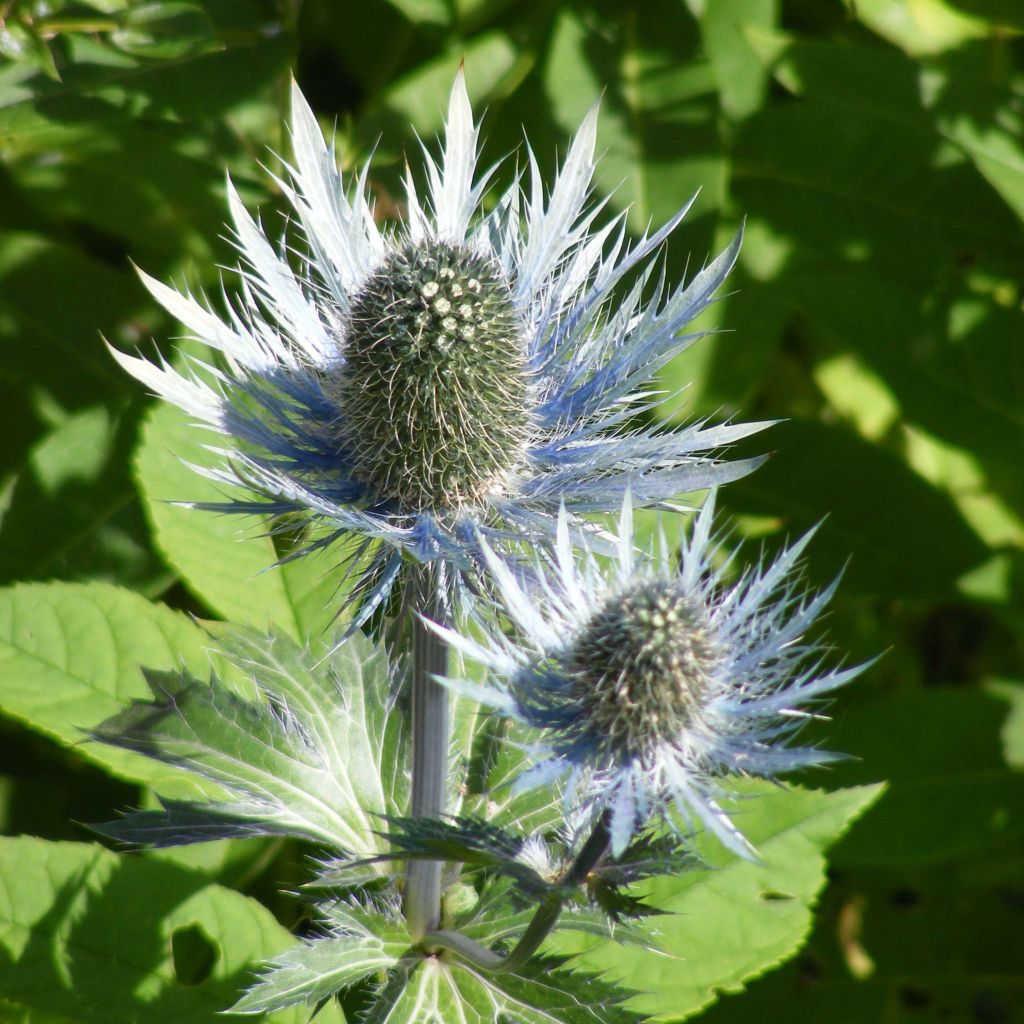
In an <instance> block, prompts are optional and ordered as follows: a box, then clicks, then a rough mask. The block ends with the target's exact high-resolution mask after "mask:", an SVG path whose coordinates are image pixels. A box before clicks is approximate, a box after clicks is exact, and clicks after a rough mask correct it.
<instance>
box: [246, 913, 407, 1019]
mask: <svg viewBox="0 0 1024 1024" xmlns="http://www.w3.org/2000/svg"><path fill="white" fill-rule="evenodd" d="M327 916H328V919H329V921H330V926H331V931H330V934H329V935H328V936H326V937H325V938H321V939H312V940H309V941H305V942H303V943H302V945H301V946H298V947H297V948H295V949H291V950H288V952H287V953H285V954H284V955H283V956H280V957H278V958H276V959H275V960H273V961H271V962H270V964H269V965H268V968H267V970H266V972H265V973H264V974H263V975H262V976H261V977H260V978H259V980H258V981H257V982H256V984H255V985H253V987H252V988H251V989H250V990H249V991H248V992H247V993H246V994H245V995H244V996H243V997H242V998H241V999H240V1000H239V1001H238V1002H237V1003H236V1004H235V1005H234V1006H233V1007H232V1012H233V1013H270V1012H272V1011H274V1010H280V1009H283V1008H284V1007H287V1006H292V1005H294V1004H295V1003H303V1002H304V1003H306V1004H308V1005H309V1006H311V1007H315V1006H318V1005H319V1004H321V1003H322V1002H323V1001H324V1000H328V999H330V998H331V997H332V996H334V995H335V994H336V993H338V992H340V991H342V990H343V989H346V988H349V987H351V986H352V985H354V984H356V982H359V981H361V980H362V979H363V978H365V977H367V976H368V975H371V974H376V973H378V972H382V971H385V970H390V969H391V968H393V967H395V965H396V964H398V962H399V961H400V960H401V959H402V958H403V957H404V956H406V955H407V953H408V950H409V944H410V939H409V935H408V932H407V931H406V930H405V924H404V922H403V921H402V920H401V918H400V917H399V916H398V914H397V913H396V912H394V911H390V912H389V911H388V910H387V909H386V908H382V909H381V910H380V911H374V910H372V909H368V908H366V907H361V906H359V905H357V904H348V905H347V904H340V903H339V904H337V905H335V906H334V907H333V908H330V909H328V910H327Z"/></svg>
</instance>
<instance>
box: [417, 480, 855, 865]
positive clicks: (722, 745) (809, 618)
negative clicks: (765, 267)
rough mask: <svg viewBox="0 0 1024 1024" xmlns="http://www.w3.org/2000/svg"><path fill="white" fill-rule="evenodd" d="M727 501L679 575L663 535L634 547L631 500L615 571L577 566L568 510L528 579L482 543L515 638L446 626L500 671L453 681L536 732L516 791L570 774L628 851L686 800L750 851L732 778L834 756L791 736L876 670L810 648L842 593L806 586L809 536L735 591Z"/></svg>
mask: <svg viewBox="0 0 1024 1024" xmlns="http://www.w3.org/2000/svg"><path fill="white" fill-rule="evenodd" d="M714 504H715V502H714V493H713V492H712V495H711V497H709V498H708V500H707V502H706V503H705V505H704V507H703V509H702V510H701V512H700V515H699V516H698V517H697V520H696V523H695V525H694V528H693V531H692V532H691V533H690V535H689V536H688V537H687V538H686V539H684V540H683V541H682V546H681V549H680V552H679V559H680V561H679V563H678V566H677V565H676V563H675V558H674V554H673V556H670V555H669V553H668V549H667V545H666V543H665V539H664V536H662V537H661V544H660V547H659V550H658V552H657V554H651V553H648V554H642V555H637V553H636V552H635V551H634V547H633V528H632V503H631V501H630V499H629V497H628V496H627V498H626V501H625V502H624V504H623V507H622V513H621V520H620V527H619V534H618V545H617V546H618V557H617V560H615V561H613V562H612V563H608V562H603V561H601V560H600V559H599V558H597V557H595V555H594V554H593V553H591V552H589V551H586V552H584V554H583V555H582V556H581V557H580V558H579V559H578V560H574V558H573V553H572V548H571V545H570V541H569V533H568V520H567V517H566V515H565V514H564V512H563V513H562V514H561V515H560V517H559V525H558V537H557V542H556V545H555V550H554V554H553V556H551V557H550V558H549V557H546V556H544V555H542V554H538V555H537V557H536V559H535V562H534V564H533V566H532V567H531V569H530V571H529V572H523V571H520V572H518V573H514V572H512V571H511V570H510V568H509V567H508V566H507V565H505V564H504V563H503V562H502V561H501V560H500V559H499V558H498V557H497V556H496V555H495V554H494V552H493V551H491V550H490V548H489V546H488V545H487V544H486V543H484V545H483V551H484V556H485V558H486V560H487V563H488V566H489V568H490V570H491V572H492V574H493V578H494V580H495V586H496V589H497V592H498V597H499V598H500V602H501V604H502V606H503V608H504V610H505V611H506V612H507V614H508V615H509V617H510V619H511V621H512V623H513V624H514V626H515V627H516V631H517V635H516V637H515V638H512V639H510V638H509V637H506V636H504V635H502V634H498V633H494V632H491V633H489V634H488V636H489V639H488V640H487V641H486V642H485V643H479V642H477V641H475V640H472V639H470V638H468V637H466V636H462V635H460V634H458V633H456V632H454V631H452V630H450V629H447V628H445V627H443V626H435V627H434V629H435V631H436V632H438V633H439V634H440V635H442V636H443V637H444V638H445V639H447V640H448V641H449V642H450V643H451V644H452V645H453V646H454V647H456V648H458V649H459V650H461V651H462V652H463V653H464V654H466V655H468V656H469V657H470V658H472V659H474V660H476V661H478V662H480V663H482V664H484V665H485V666H487V667H488V668H489V669H490V671H491V674H492V679H493V683H491V684H488V685H484V686H481V685H479V684H474V683H469V682H466V681H463V680H447V681H446V683H447V685H448V686H449V687H451V688H453V689H456V690H458V691H460V692H463V693H467V694H469V695H470V696H472V697H473V698H474V699H476V700H479V701H481V702H483V703H486V704H490V705H491V706H493V707H496V708H498V709H499V710H500V711H502V712H503V713H504V714H506V715H508V716H511V717H513V718H515V719H517V720H519V721H520V722H523V723H524V724H526V725H527V726H530V727H531V728H533V729H536V730H538V741H537V746H536V748H535V752H536V753H538V754H539V756H538V763H537V764H536V765H534V767H532V768H531V769H529V770H528V771H527V772H526V773H525V774H524V775H523V776H522V777H521V779H520V780H519V785H520V786H523V787H527V788H529V787H532V786H538V785H542V784H548V783H551V782H553V781H554V780H555V779H557V778H559V777H563V776H567V777H568V786H567V792H568V795H569V797H570V798H574V801H575V805H576V806H577V807H583V808H589V809H590V811H591V812H592V813H596V812H599V811H604V810H607V811H609V812H610V831H611V840H612V851H613V853H614V854H615V855H618V854H619V853H621V852H622V851H623V850H624V849H625V848H626V846H627V845H628V843H629V840H630V838H631V837H632V836H633V834H634V833H635V832H636V830H637V829H639V828H640V827H641V826H642V825H643V824H644V823H645V822H647V821H648V820H649V818H650V817H651V816H652V815H654V814H659V813H663V812H664V811H666V810H667V809H669V808H670V807H674V808H675V810H676V812H677V813H678V816H679V818H680V819H681V821H682V823H683V824H685V825H688V826H693V825H698V824H703V825H704V826H705V827H707V828H709V829H710V830H711V831H712V832H713V833H714V834H715V835H716V836H717V837H718V838H719V839H720V840H721V841H722V842H723V843H724V844H725V845H726V846H727V847H729V848H730V849H732V850H733V851H734V852H736V853H739V854H741V855H743V856H750V855H751V854H752V853H753V849H752V847H751V846H750V844H749V843H748V842H747V840H746V839H745V837H744V836H743V835H742V833H741V832H740V831H739V830H738V829H737V828H736V826H735V825H734V824H733V823H732V821H731V820H730V818H729V817H728V815H727V814H726V812H725V811H724V810H723V809H722V807H721V806H720V805H719V800H720V799H721V798H722V797H723V796H724V795H727V794H728V793H729V781H728V780H729V778H730V777H732V778H735V777H738V776H756V777H762V778H774V777H775V776H776V775H777V774H778V773H780V772H784V771H788V770H791V769H794V768H799V767H803V766H807V765H813V764H817V763H822V762H825V761H829V760H832V759H834V758H835V756H836V755H833V754H829V753H826V752H823V751H821V750H818V749H815V748H810V747H793V746H787V745H786V741H787V740H788V739H790V738H791V737H792V734H793V733H794V732H795V731H797V729H798V728H799V727H800V725H801V724H802V723H803V722H804V721H805V720H806V719H807V718H809V717H810V713H809V712H808V711H806V710H802V707H803V706H804V705H806V704H807V703H808V702H813V701H814V700H815V699H816V698H818V697H820V696H821V695H822V694H825V693H828V692H829V691H831V690H834V689H835V688H836V687H838V686H842V685H843V684H844V683H846V682H848V681H849V680H851V679H853V678H854V677H855V676H856V675H857V674H858V673H859V672H861V671H862V670H863V669H864V667H865V666H863V665H861V666H856V667H853V668H847V669H834V670H831V671H823V670H822V649H821V647H820V645H819V644H818V643H817V642H815V641H814V640H808V639H806V634H807V631H808V630H809V629H811V628H812V626H813V624H814V621H815V619H816V618H817V617H818V615H819V613H820V612H821V611H822V609H823V608H824V606H825V605H826V604H827V603H828V601H829V599H830V598H831V596H832V593H833V591H834V589H835V585H836V584H835V583H833V584H832V585H831V586H829V587H826V588H825V590H823V591H821V592H820V593H817V594H807V593H806V592H805V591H804V590H803V589H802V588H801V587H800V586H799V576H798V575H797V574H796V570H797V568H798V562H799V559H800V556H801V554H802V552H803V550H804V548H805V547H806V545H807V543H808V541H809V540H810V538H811V534H810V533H809V534H807V535H806V536H804V537H803V538H801V539H800V540H799V541H797V542H796V543H795V544H793V545H792V546H791V547H789V548H787V549H785V550H784V551H783V552H782V553H781V554H780V555H779V556H778V558H777V559H776V560H775V561H774V562H773V563H771V564H768V565H764V566H760V567H758V568H755V569H748V570H747V571H745V572H744V573H742V574H741V575H740V576H739V577H738V579H736V580H735V581H734V582H732V583H728V582H726V577H725V571H726V568H727V565H728V562H726V564H725V565H716V564H715V556H716V553H717V552H718V550H719V545H718V544H717V542H716V541H715V540H714V538H713V537H712V533H711V523H712V517H713V515H714ZM812 532H813V531H812ZM638 560H639V564H637V563H638ZM669 820H670V821H671V818H670V819H669Z"/></svg>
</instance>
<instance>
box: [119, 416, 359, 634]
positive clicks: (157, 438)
mask: <svg viewBox="0 0 1024 1024" xmlns="http://www.w3.org/2000/svg"><path fill="white" fill-rule="evenodd" d="M212 441H213V435H211V434H210V432H209V431H206V430H203V429H200V428H198V427H195V426H193V425H192V424H191V422H190V420H189V417H188V415H187V414H186V413H184V412H182V411H181V410H179V409H177V408H175V407H173V406H171V405H159V406H156V407H154V409H153V410H152V412H151V413H150V414H149V415H148V416H147V417H146V420H145V423H144V425H143V429H142V437H141V440H140V444H139V448H138V450H137V453H136V460H135V474H136V479H137V480H138V484H139V488H140V490H141V491H142V493H143V495H144V496H145V498H146V511H147V514H148V516H149V518H150V520H151V521H152V523H153V530H154V532H155V536H156V543H157V546H158V547H159V549H160V551H161V552H162V554H163V555H164V557H165V558H166V559H167V561H168V562H169V563H170V564H171V565H172V566H173V567H174V568H175V569H176V570H177V571H178V572H179V573H180V574H181V577H182V579H183V580H184V581H185V582H186V583H187V584H188V586H189V587H190V588H191V589H192V590H193V591H194V592H195V594H196V595H197V596H198V597H199V598H201V599H202V600H203V601H204V602H206V603H207V604H208V605H209V606H210V607H211V608H213V609H215V610H216V611H217V612H219V613H220V614H221V615H223V616H224V617H225V618H227V619H230V620H232V621H235V622H241V623H245V624H251V625H255V626H258V627H260V628H266V626H267V625H268V624H269V623H273V624H274V625H275V626H277V627H278V628H281V629H284V630H286V631H287V632H288V633H289V635H291V636H292V637H295V638H296V639H300V640H301V639H306V638H313V639H318V638H320V637H321V635H322V634H323V632H324V631H325V630H326V629H327V628H328V626H329V625H330V624H331V623H332V622H333V620H334V618H335V617H336V615H337V613H338V611H339V609H340V607H341V604H342V601H343V595H341V594H339V593H338V586H339V583H340V576H341V573H340V572H339V571H338V562H339V561H340V560H341V559H342V557H343V556H342V555H341V554H339V553H338V552H337V551H336V550H335V551H333V552H332V551H322V552H317V553H314V554H309V555H303V556H301V557H299V558H297V559H295V560H294V561H291V562H286V563H285V564H283V565H275V563H276V562H277V561H278V560H279V558H281V557H282V555H283V554H284V552H281V551H279V550H278V549H277V547H276V546H275V544H274V539H273V537H272V536H271V535H270V533H269V530H270V526H271V524H270V521H269V520H268V519H267V518H266V517H265V516H225V515H222V514H218V513H214V512H204V511H199V510H195V509H190V508H184V507H182V506H180V505H175V504H172V502H178V501H212V502H223V501H226V500H228V499H229V498H230V495H229V494H227V489H226V488H225V487H222V486H220V485H217V484H215V483H213V482H212V481H210V480H207V479H206V478H204V477H202V476H200V475H199V474H198V473H196V472H195V470H193V469H191V468H190V466H203V465H211V464H213V463H215V462H216V461H218V459H219V457H218V456H215V455H213V454H212V453H211V452H209V451H207V450H206V448H205V447H204V445H205V444H208V443H211V442H212ZM239 493H241V492H239ZM245 497H247V498H251V497H252V496H251V495H248V494H246V495H245Z"/></svg>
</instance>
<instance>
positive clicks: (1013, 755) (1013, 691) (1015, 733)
mask: <svg viewBox="0 0 1024 1024" xmlns="http://www.w3.org/2000/svg"><path fill="white" fill-rule="evenodd" d="M986 689H987V690H988V691H989V692H990V693H994V694H995V695H996V696H998V697H1001V698H1002V699H1003V700H1006V701H1009V704H1010V713H1009V714H1008V715H1007V716H1006V721H1005V722H1004V723H1003V727H1002V729H1001V732H1002V740H1003V753H1004V756H1005V757H1006V763H1007V764H1008V765H1010V767H1011V768H1018V769H1020V768H1024V683H1019V682H1010V681H1008V680H994V681H993V682H991V683H989V684H988V685H987V687H986Z"/></svg>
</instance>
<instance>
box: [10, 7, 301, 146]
mask: <svg viewBox="0 0 1024 1024" xmlns="http://www.w3.org/2000/svg"><path fill="white" fill-rule="evenodd" d="M265 27H266V26H265V25H261V24H259V18H257V19H256V23H255V24H252V25H250V26H248V27H247V28H246V29H242V30H241V31H240V32H239V33H238V34H237V35H236V36H235V38H234V39H233V40H232V45H227V46H225V45H223V44H221V45H220V47H219V48H218V49H215V50H213V51H208V52H202V53H197V54H194V55H192V56H188V57H185V58H183V59H180V60H172V61H159V60H152V61H150V60H135V59H133V58H131V57H128V56H127V55H126V54H123V53H118V52H117V51H116V50H115V49H114V48H112V47H110V46H108V45H107V44H106V43H104V42H103V41H102V40H101V39H100V38H98V37H95V36H93V35H86V34H75V35H74V36H73V37H70V38H69V39H68V44H69V47H70V49H71V53H70V54H69V60H68V64H67V67H66V68H65V69H64V70H63V72H62V78H63V81H62V82H60V83H56V82H45V81H42V80H39V79H35V80H32V81H31V82H26V81H25V80H24V79H22V80H21V81H18V80H17V79H15V78H14V76H11V75H7V76H5V77H4V78H3V79H0V138H3V139H4V140H5V146H6V147H7V148H8V152H11V151H13V152H15V153H18V154H22V153H26V152H31V151H33V150H37V149H43V148H45V147H46V146H48V145H52V144H53V142H54V141H55V140H61V139H62V138H67V136H65V135H64V133H65V132H67V131H69V130H71V129H74V128H81V126H82V125H87V124H89V122H91V121H94V120H99V119H100V118H102V120H103V121H105V122H108V123H112V124H116V123H117V122H120V121H132V120H138V119H140V118H143V117H157V118H170V119H179V120H183V121H202V120H206V119H209V118H212V117H217V116H223V115H224V114H225V113H227V112H229V111H231V109H232V108H234V107H237V106H239V105H241V104H243V103H244V102H245V101H246V100H247V98H248V97H250V95H251V93H252V91H253V87H254V84H255V83H266V82H267V81H268V80H272V79H273V77H274V76H276V75H278V74H280V73H281V71H282V70H284V66H285V64H286V63H287V59H288V55H289V47H288V40H287V39H286V38H284V37H282V36H281V34H280V33H276V34H274V33H272V34H263V33H262V32H261V29H263V28H265Z"/></svg>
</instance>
